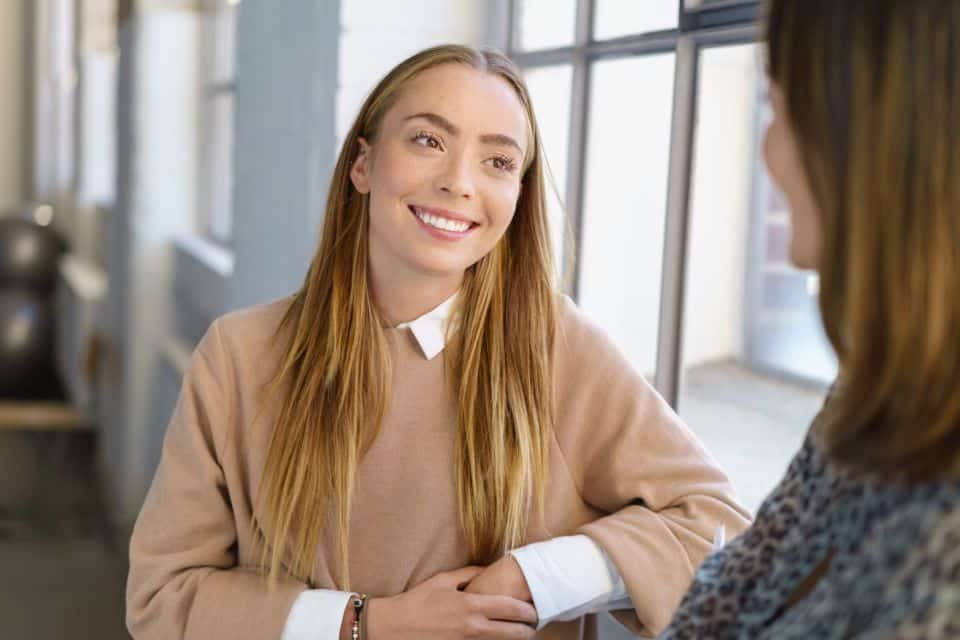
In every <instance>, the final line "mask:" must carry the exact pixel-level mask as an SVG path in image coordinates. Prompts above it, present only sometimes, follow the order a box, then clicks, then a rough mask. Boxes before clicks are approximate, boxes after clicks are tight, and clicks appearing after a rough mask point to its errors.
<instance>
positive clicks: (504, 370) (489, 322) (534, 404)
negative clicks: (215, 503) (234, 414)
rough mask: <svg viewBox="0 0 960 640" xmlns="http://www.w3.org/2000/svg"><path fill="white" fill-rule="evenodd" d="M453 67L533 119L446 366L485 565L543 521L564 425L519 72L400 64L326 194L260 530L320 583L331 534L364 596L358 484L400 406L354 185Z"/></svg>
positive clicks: (477, 58)
mask: <svg viewBox="0 0 960 640" xmlns="http://www.w3.org/2000/svg"><path fill="white" fill-rule="evenodd" d="M443 64H461V65H467V66H469V67H472V68H474V69H477V70H481V71H484V72H487V73H492V74H496V75H498V76H500V77H501V78H503V79H505V80H506V81H507V82H509V83H510V85H511V86H512V87H513V88H514V90H515V91H516V94H517V96H518V97H519V99H520V101H521V103H522V104H523V107H524V109H525V111H526V116H527V121H528V124H529V136H530V140H529V142H530V145H529V152H528V153H527V158H525V160H524V169H523V174H522V182H521V190H520V196H519V201H518V203H517V208H516V214H515V216H514V219H513V221H512V223H511V224H510V226H509V228H508V229H507V231H506V233H505V235H504V237H503V238H502V239H501V240H500V241H499V242H498V243H497V245H496V246H495V247H494V249H493V250H492V251H491V252H490V253H489V254H488V255H487V256H485V257H484V258H482V259H481V260H480V261H479V262H478V263H476V264H475V265H473V266H472V267H471V268H469V269H468V270H467V272H466V274H465V278H464V282H463V285H462V287H461V291H460V295H459V296H458V304H457V308H456V309H455V310H454V318H455V321H454V322H452V323H451V324H452V325H454V326H458V327H459V330H458V331H456V332H455V334H453V335H451V336H449V338H450V341H449V343H448V347H447V350H446V353H447V356H446V359H447V360H446V362H447V365H448V366H449V367H450V371H451V372H452V379H453V380H454V389H455V393H456V401H457V425H456V426H457V444H456V457H455V460H456V462H455V465H456V468H455V477H456V482H457V495H458V506H459V512H460V520H461V524H462V527H463V530H464V532H465V534H466V539H467V541H468V542H469V548H470V556H471V561H472V562H477V563H489V562H491V561H493V560H495V559H496V558H498V557H500V556H501V555H502V554H503V553H504V552H505V551H507V550H508V549H510V548H512V547H515V546H517V545H519V544H522V543H523V540H524V536H525V532H526V529H527V527H528V525H529V524H530V521H531V517H533V516H534V515H536V514H537V513H539V514H541V515H542V511H543V501H544V490H545V484H546V474H547V463H548V451H549V442H550V438H551V435H550V433H551V432H550V430H551V428H552V424H553V388H552V384H551V379H552V376H551V374H552V366H553V364H552V352H553V342H554V334H555V331H556V313H557V312H556V308H555V307H556V301H555V298H554V296H555V288H554V283H553V273H554V271H553V257H552V255H551V248H550V240H549V234H548V227H547V224H548V222H547V210H546V199H545V189H544V168H543V162H542V152H541V146H540V134H539V131H538V128H537V125H536V120H535V118H534V114H533V109H532V106H531V101H530V97H529V94H528V93H527V89H526V87H525V85H524V83H523V81H522V79H521V78H520V75H519V72H518V71H517V69H516V68H515V67H514V65H513V64H512V63H511V62H510V61H509V60H508V59H507V58H506V57H504V56H503V55H501V54H499V53H497V52H494V51H490V50H476V49H472V48H468V47H463V46H455V45H448V46H441V47H435V48H432V49H428V50H426V51H422V52H420V53H418V54H416V55H414V56H412V57H411V58H409V59H407V60H405V61H404V62H402V63H401V64H399V65H398V66H397V67H395V68H394V69H393V70H392V71H390V73H389V74H387V76H386V77H384V78H383V80H381V81H380V83H379V84H378V85H377V86H376V88H375V89H374V90H373V92H372V93H371V94H370V96H369V97H368V98H367V100H366V102H365V103H364V104H363V106H362V108H361V109H360V113H359V115H358V116H357V119H356V121H355V123H354V125H353V127H352V128H351V129H350V132H349V134H348V135H347V137H346V140H345V141H344V144H343V148H342V150H341V152H340V156H339V158H338V160H337V164H336V168H335V169H334V173H333V178H332V182H331V185H330V191H329V194H328V197H327V204H326V215H325V218H324V224H323V232H322V236H321V239H320V244H319V247H318V248H317V252H316V254H315V255H314V258H313V261H312V263H311V265H310V269H309V271H308V272H307V275H306V278H305V280H304V283H303V286H302V288H301V289H300V290H299V291H298V292H297V294H296V295H295V296H294V299H293V301H292V303H291V304H290V307H289V308H288V310H287V312H286V314H285V316H284V318H283V320H282V323H281V325H280V328H279V330H278V331H277V337H278V338H279V337H280V336H281V335H286V336H288V337H287V338H284V344H283V346H282V349H283V353H282V360H281V365H280V367H279V369H278V371H277V373H276V375H275V377H274V378H273V380H272V384H271V385H270V386H271V388H272V389H274V390H281V393H282V398H283V400H282V405H281V407H280V410H279V415H278V418H277V421H276V425H275V426H274V427H273V428H274V431H273V434H272V438H271V440H270V445H269V451H268V453H267V459H266V464H265V468H264V474H263V482H262V484H261V491H260V496H261V499H260V500H259V501H258V503H259V504H258V509H257V510H258V515H257V517H256V518H255V524H254V526H255V533H256V534H257V535H258V537H259V538H260V540H261V542H262V543H263V547H262V549H263V556H262V558H261V561H262V563H263V565H264V566H265V567H267V568H268V570H269V575H270V577H271V579H274V578H276V577H277V576H278V575H280V574H281V573H282V572H283V571H286V572H289V573H291V574H292V575H294V576H296V577H298V578H300V579H303V580H307V581H309V580H310V579H311V578H312V573H313V569H314V564H315V561H316V556H317V551H318V549H319V546H320V544H321V541H322V538H323V535H324V533H325V532H330V533H332V534H333V536H334V539H335V540H336V541H337V549H336V551H337V561H338V563H339V566H338V567H337V569H338V572H337V574H335V576H336V580H337V582H338V585H339V587H340V588H342V589H349V588H350V586H349V585H350V573H349V551H350V550H349V544H348V542H349V522H350V510H351V500H352V496H353V492H354V484H355V480H356V471H357V466H358V463H359V461H360V460H361V458H362V456H363V454H364V452H365V451H366V450H367V449H368V448H369V447H370V445H371V444H372V443H373V441H374V439H375V438H376V436H377V433H378V430H379V428H380V423H381V421H382V419H383V417H384V414H385V411H386V408H387V405H388V403H389V398H390V389H391V380H390V375H389V372H390V357H389V351H388V346H387V343H386V339H385V336H384V332H383V329H382V320H381V317H380V315H379V313H378V310H377V309H376V307H375V305H374V302H373V299H372V297H371V292H370V286H369V282H368V277H369V274H368V266H367V265H368V245H369V211H368V206H369V197H368V196H367V195H362V194H359V193H358V192H357V191H356V190H355V189H354V188H353V185H352V183H351V181H350V168H351V165H352V164H353V162H354V160H355V158H356V156H357V153H358V151H359V149H360V146H359V139H360V138H361V137H362V138H365V139H367V140H369V141H370V142H371V143H374V142H375V141H376V139H377V135H378V129H379V127H380V125H381V123H382V122H383V118H384V116H385V114H386V113H387V111H388V110H389V109H390V108H391V106H392V105H393V104H394V103H395V102H396V100H397V98H398V95H399V94H400V92H401V91H403V89H404V88H405V87H406V86H407V85H408V84H409V83H410V82H411V80H413V79H414V78H416V77H417V76H418V75H419V74H421V73H423V72H424V71H426V70H428V69H431V68H434V67H437V66H439V65H443Z"/></svg>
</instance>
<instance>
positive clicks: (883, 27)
mask: <svg viewBox="0 0 960 640" xmlns="http://www.w3.org/2000/svg"><path fill="white" fill-rule="evenodd" d="M768 41H769V56H770V75H771V78H772V79H773V80H774V81H775V82H776V83H777V84H778V85H779V86H780V87H781V88H782V90H783V92H784V94H785V97H786V101H787V107H788V111H789V113H790V120H791V124H792V126H793V129H794V131H795V132H796V134H797V137H798V141H799V144H800V149H801V154H802V156H803V160H804V164H805V168H806V171H807V174H808V175H809V178H810V183H811V187H812V189H813V192H814V196H815V199H816V201H817V204H818V206H819V209H820V211H821V214H822V215H821V218H822V220H821V222H822V229H823V239H822V247H823V249H822V254H821V258H820V266H819V271H820V276H821V294H820V306H821V311H822V315H823V321H824V325H825V328H826V332H827V335H828V337H829V338H830V341H831V343H832V344H833V346H834V348H835V349H836V351H837V354H838V356H839V360H840V370H841V374H840V379H839V380H838V384H837V392H836V394H834V396H833V397H832V399H831V400H830V401H829V402H828V404H827V411H826V413H825V416H826V417H827V420H826V422H825V436H826V442H827V445H828V447H829V449H830V451H831V453H832V454H833V456H834V457H835V458H836V459H837V460H839V461H841V462H843V463H847V464H849V465H852V466H855V467H859V468H863V469H868V470H872V471H876V472H881V473H884V474H886V475H888V476H890V477H894V476H899V477H905V478H907V479H930V478H938V477H944V476H948V477H958V476H960V2H957V1H956V0H876V1H872V2H838V1H837V0H804V2H796V1H794V0H774V1H773V2H772V3H771V4H770V7H769V16H768Z"/></svg>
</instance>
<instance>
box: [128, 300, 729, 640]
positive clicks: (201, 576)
mask: <svg viewBox="0 0 960 640" xmlns="http://www.w3.org/2000/svg"><path fill="white" fill-rule="evenodd" d="M289 301H290V299H285V300H282V301H278V302H274V303H272V304H268V305H263V306H259V307H255V308H252V309H248V310H244V311H239V312H235V313H231V314H229V315H227V316H225V317H223V318H221V319H219V320H217V321H216V322H215V323H214V324H213V325H212V327H211V328H210V329H209V331H208V332H207V335H206V336H205V337H204V338H203V340H202V341H201V342H200V344H199V345H198V347H197V349H196V351H195V352H194V355H193V358H192V359H191V363H190V367H189V370H188V372H187V374H186V377H185V380H184V383H183V389H182V391H181V394H180V399H179V402H178V404H177V407H176V409H175V411H174V414H173V417H172V418H171V421H170V426H169V429H168V432H167V436H166V440H165V442H164V448H163V455H162V459H161V462H160V467H159V469H158V470H157V474H156V477H155V478H154V481H153V485H152V487H151V489H150V492H149V494H148V496H147V499H146V502H145V504H144V506H143V510H142V512H141V513H140V517H139V519H138V520H137V524H136V527H135V529H134V532H133V539H132V541H131V546H130V576H129V581H128V585H127V624H128V626H129V628H130V631H131V633H132V634H133V636H134V637H135V638H137V639H138V640H141V639H143V640H147V639H156V640H174V639H177V638H189V639H191V640H193V639H196V640H214V639H217V638H224V639H230V640H246V639H250V640H254V639H256V640H264V639H266V640H276V639H278V638H279V637H280V634H281V631H282V630H283V626H284V624H285V622H286V619H287V615H288V613H289V611H290V608H291V606H292V604H293V602H294V600H295V599H296V598H297V596H298V595H299V594H300V593H301V592H302V591H303V590H304V589H306V588H308V585H306V584H303V583H300V582H298V581H295V580H293V579H289V580H287V581H285V582H282V583H281V585H280V587H279V588H278V589H275V590H272V591H269V590H268V589H267V587H266V584H265V582H264V580H263V579H262V578H261V576H260V575H259V574H258V573H257V571H256V570H254V568H253V567H254V564H255V562H256V559H257V558H258V553H259V548H258V547H257V546H256V543H255V542H254V541H253V540H252V539H251V537H250V535H249V530H250V521H251V509H252V505H253V504H255V502H256V500H255V497H256V492H257V489H258V487H259V483H260V476H261V471H262V468H263V464H264V460H265V457H266V450H267V443H268V438H269V435H270V433H269V431H270V426H269V425H271V424H272V420H273V416H275V415H276V411H277V406H276V403H277V399H276V398H271V399H270V400H269V403H270V404H268V406H267V409H266V411H265V413H264V414H263V416H261V418H260V419H259V420H258V421H257V422H256V423H255V424H254V423H253V418H254V416H255V414H256V413H257V411H258V409H259V407H258V406H257V397H258V390H259V389H260V388H261V387H262V384H263V383H264V381H265V380H266V379H267V378H266V377H267V376H268V375H269V374H270V373H271V372H272V371H273V366H274V365H275V364H276V362H277V359H278V353H276V352H272V351H271V350H270V349H269V348H268V340H269V338H270V336H271V335H272V334H273V332H274V330H275V328H276V327H277V326H278V323H279V321H280V318H281V316H282V314H283V311H284V310H285V309H286V306H287V305H288V304H289ZM387 334H388V341H389V344H390V347H391V355H392V360H393V363H394V366H395V375H394V376H393V380H394V387H393V392H392V398H391V401H390V404H389V407H388V409H387V413H386V417H385V418H384V421H383V425H382V428H381V431H380V435H379V436H378V438H377V440H376V442H375V443H374V445H373V447H372V448H371V449H370V451H369V452H368V453H367V455H366V457H365V458H364V459H363V461H362V463H361V466H360V469H359V473H358V480H357V488H356V498H355V504H354V508H353V516H352V525H351V526H352V532H351V534H352V535H351V545H352V547H351V548H352V549H353V550H354V552H353V553H351V565H350V572H351V576H352V581H353V584H352V586H353V588H354V589H356V590H359V591H362V592H366V593H369V594H371V595H372V596H385V595H394V594H398V593H401V592H403V591H405V590H408V589H410V588H411V587H413V586H415V585H417V584H419V583H420V582H422V581H424V580H426V579H427V578H429V577H431V576H433V575H435V574H436V573H438V572H441V571H448V570H452V569H457V568H460V567H463V566H465V565H466V564H467V562H468V552H467V545H466V542H465V539H464V535H463V533H462V531H461V530H460V527H459V524H458V516H457V503H456V492H455V488H454V478H453V449H454V440H455V424H454V423H455V420H454V404H453V398H452V393H451V387H450V385H449V383H448V381H446V380H445V379H444V366H443V354H441V355H440V356H438V357H436V358H434V359H433V360H427V359H426V358H424V357H423V355H422V353H421V352H420V350H419V348H418V346H417V344H416V342H415V341H414V339H413V336H412V335H411V334H410V333H409V330H406V329H391V330H388V331H387ZM556 349H557V353H556V356H557V359H556V376H555V382H554V384H555V389H556V398H557V406H556V416H557V421H556V425H555V435H556V438H555V440H554V442H553V446H552V447H551V452H550V455H551V460H550V470H549V491H548V495H547V523H546V526H544V524H543V523H537V524H534V525H532V526H531V529H530V531H529V534H528V542H535V541H538V540H543V539H545V538H548V537H554V536H560V535H568V534H576V533H581V534H585V535H587V536H589V537H590V538H592V539H593V540H594V541H595V542H597V543H598V544H599V545H600V546H601V547H602V548H603V549H604V550H605V551H606V552H607V554H608V555H609V556H610V557H611V559H612V560H613V562H614V563H615V564H616V566H617V568H618V569H619V571H620V574H621V575H622V577H623V579H624V582H625V584H626V586H627V589H628V591H629V593H630V597H631V599H632V601H633V604H634V606H635V607H636V611H635V612H634V611H624V612H616V614H615V615H616V616H617V617H618V619H619V620H620V621H621V622H622V623H624V624H626V625H627V626H629V627H631V628H632V629H633V630H634V631H635V632H637V633H643V634H644V635H653V634H656V633H657V632H658V631H660V630H661V629H662V628H663V627H664V626H665V625H666V624H667V622H669V620H670V617H671V615H672V613H673V611H674V609H675V607H676V606H677V605H678V603H679V601H680V598H681V596H682V595H683V593H684V592H685V590H686V589H687V587H688V585H689V584H690V581H691V579H692V576H693V571H694V569H695V568H696V566H697V565H698V564H699V563H700V561H701V560H702V559H703V558H704V557H705V555H706V554H707V552H708V551H709V549H710V544H711V541H712V537H713V533H714V530H715V527H716V526H717V525H718V524H724V525H725V526H726V530H727V532H728V535H735V534H738V533H740V532H741V531H742V530H743V529H744V528H745V527H746V526H747V524H748V514H747V512H746V511H745V510H744V509H743V508H742V507H740V506H739V505H738V504H737V503H736V502H735V500H734V497H733V489H732V487H731V485H730V483H729V481H728V480H727V478H726V476H725V475H724V474H723V472H722V471H721V470H720V469H719V468H718V467H717V465H716V463H715V462H714V461H713V460H712V458H711V457H710V456H709V455H708V454H707V452H706V451H705V450H704V449H703V447H702V446H701V445H700V443H699V442H698V441H697V440H696V438H695V437H694V436H693V435H692V434H691V433H690V431H689V430H688V429H687V428H686V427H685V426H684V425H683V424H682V423H681V422H680V421H679V419H678V418H677V417H676V415H675V414H674V413H673V412H672V411H671V410H670V408H669V407H668V406H667V405H666V404H665V403H664V401H663V400H662V399H661V398H660V396H659V395H657V393H656V392H655V391H653V390H652V389H651V388H650V386H649V385H648V384H647V383H646V382H645V381H644V379H643V378H642V377H641V376H640V375H638V374H637V373H636V372H635V371H634V370H633V369H632V368H631V367H630V365H629V364H628V363H627V361H626V360H625V359H624V357H623V356H622V355H621V354H620V353H619V352H618V351H617V350H616V348H615V347H614V346H613V345H612V343H611V342H610V340H609V338H607V337H606V335H605V334H604V333H603V332H602V331H601V330H599V329H598V328H596V327H595V326H594V325H592V324H591V323H590V322H589V321H588V320H587V319H586V318H585V317H584V315H583V314H582V313H581V312H580V311H579V310H578V309H576V307H574V305H573V304H572V303H571V302H570V301H569V300H567V299H566V298H564V299H563V301H562V303H561V327H560V332H559V334H558V339H557V346H556ZM330 547H331V545H328V544H325V545H324V547H323V548H322V549H320V553H319V554H318V561H317V567H316V572H315V575H316V576H319V579H318V580H317V582H316V583H315V584H313V585H310V586H313V587H316V588H330V589H333V588H336V585H335V584H334V583H333V580H332V578H331V575H330V571H329V569H328V567H329V566H332V565H333V563H332V561H331V558H330V555H329V554H330V553H331V551H330ZM596 628H597V627H596V620H595V617H594V616H586V617H584V618H582V619H580V620H577V621H573V622H563V623H554V624H551V625H548V626H547V627H545V628H544V629H543V630H542V631H540V632H539V633H538V634H537V637H538V638H544V639H548V638H549V639H556V640H561V639H563V640H568V639H569V640H573V639H579V638H585V639H586V638H596V636H597V632H596ZM373 640H377V639H373Z"/></svg>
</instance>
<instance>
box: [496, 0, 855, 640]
mask: <svg viewBox="0 0 960 640" xmlns="http://www.w3.org/2000/svg"><path fill="white" fill-rule="evenodd" d="M542 5H543V2H542V1H541V0H512V2H511V10H510V11H509V12H508V14H509V16H510V17H511V22H510V24H509V25H505V29H506V33H509V34H510V35H511V38H510V45H509V51H510V55H511V57H512V58H513V59H514V60H515V61H516V62H517V63H518V64H519V65H520V66H521V67H522V68H523V70H524V73H525V74H526V76H527V78H529V79H530V80H531V86H532V94H533V101H534V108H535V110H536V111H537V113H538V115H540V114H544V117H545V119H546V120H548V121H549V122H550V125H549V127H550V129H552V130H554V131H553V133H551V134H550V135H551V136H552V139H556V140H558V141H559V142H558V143H555V144H553V145H552V146H553V148H552V149H549V146H550V143H551V138H550V137H548V136H547V135H546V134H545V138H547V145H548V158H549V160H550V162H551V165H553V166H554V167H555V168H556V167H557V166H561V167H562V168H563V174H562V176H560V177H561V179H562V185H561V189H562V195H563V199H564V203H565V208H564V212H563V214H562V215H563V217H564V218H565V219H566V226H567V227H568V228H569V229H570V231H571V233H572V236H573V238H572V243H570V244H569V245H568V251H567V255H568V256H569V257H570V258H572V260H573V261H572V263H570V264H568V267H571V266H572V270H573V273H574V277H573V279H572V281H571V283H570V286H569V287H568V292H569V293H570V294H571V295H572V296H573V297H574V298H575V299H576V300H577V302H578V304H579V305H580V306H581V308H582V309H583V310H584V311H585V312H586V313H587V314H588V315H589V316H591V317H592V318H593V319H594V320H595V321H596V322H597V323H598V324H600V325H601V326H602V327H603V328H604V329H605V330H606V331H607V332H608V334H609V335H610V336H611V338H612V339H613V340H614V342H616V343H617V344H618V346H619V347H620V348H621V349H622V350H623V351H624V352H625V353H626V355H627V356H628V358H629V359H630V360H631V362H632V363H633V365H634V366H635V367H636V368H637V370H638V371H639V372H641V373H642V374H644V375H645V376H647V377H648V378H649V379H650V380H651V381H652V382H653V383H654V385H655V386H656V388H657V389H658V390H659V391H660V392H661V393H662V394H663V395H664V397H665V398H666V399H667V400H668V401H669V402H670V403H671V404H672V405H673V406H674V407H675V408H676V409H677V411H678V412H679V413H680V415H681V416H682V417H683V418H684V420H685V421H686V422H687V423H688V424H689V425H690V426H691V427H692V428H693V429H694V431H696V432H697V434H698V435H699V436H700V437H701V438H702V439H703V440H704V442H705V443H706V444H707V446H708V447H709V448H710V449H711V451H713V452H714V453H715V455H717V457H718V458H719V459H720V462H721V463H722V464H723V466H724V467H725V469H726V470H727V472H728V473H730V475H731V477H732V478H733V480H734V482H735V483H736V484H737V487H738V490H739V492H740V494H741V497H742V498H743V499H744V502H745V503H746V504H747V506H748V507H750V508H752V509H756V507H757V506H758V505H759V502H760V500H761V499H762V498H763V497H764V496H765V495H766V493H767V492H769V490H770V489H771V488H772V487H773V486H774V485H775V484H776V482H777V481H778V480H779V478H780V477H781V476H782V474H783V471H784V470H785V468H786V464H787V461H788V459H789V457H790V456H792V455H793V453H794V452H795V451H796V450H797V448H798V445H799V443H800V441H801V439H802V438H803V435H804V434H805V432H806V430H807V427H808V426H809V423H810V420H811V418H812V415H813V413H815V412H816V410H817V409H818V408H819V406H820V404H821V403H822V400H823V396H824V392H825V388H826V385H827V384H828V383H829V381H830V380H831V379H832V377H833V376H834V375H835V372H836V363H835V361H833V359H832V355H831V352H830V349H829V348H828V347H827V344H826V341H825V340H824V338H823V335H822V331H821V329H820V323H819V317H818V315H817V307H816V284H817V283H816V280H815V278H814V277H812V276H811V274H809V273H805V272H800V271H797V270H795V269H793V268H791V267H789V266H788V265H787V262H786V260H785V252H786V246H787V244H786V243H787V240H786V238H787V235H786V234H787V232H788V229H787V227H786V222H787V217H786V214H785V212H784V211H783V205H782V202H781V200H780V199H779V198H778V195H777V194H776V192H775V190H774V189H773V188H772V186H771V184H770V181H769V178H768V177H767V175H766V172H765V170H764V168H763V162H762V158H761V157H760V140H761V136H762V133H763V130H764V128H765V124H766V120H765V118H766V117H767V115H766V114H767V110H768V106H767V105H766V103H765V101H764V98H763V96H764V95H765V89H764V87H763V86H762V84H763V82H764V77H763V73H762V69H763V59H762V55H763V53H762V48H761V47H760V46H759V45H758V44H757V43H756V40H757V37H758V17H759V14H760V8H759V3H758V2H755V1H750V0H682V1H681V0H577V1H576V2H564V3H559V4H553V3H551V5H550V6H551V9H550V11H544V7H543V6H542ZM534 15H537V16H539V17H540V18H542V20H541V21H539V22H538V21H537V20H534V19H533V17H532V16H534ZM559 69H563V70H564V71H563V73H564V74H567V75H569V78H570V81H569V82H566V81H564V82H563V83H560V82H557V83H554V84H553V85H551V89H550V90H549V91H544V90H541V89H540V88H539V85H540V84H542V81H541V77H542V76H543V75H549V74H551V73H558V71H557V70H559ZM565 77H566V76H565ZM561 112H562V113H563V117H562V118H560V117H555V116H554V115H553V114H557V113H561ZM561 122H563V123H565V124H566V126H567V132H566V135H564V134H561V133H559V132H556V128H557V127H559V126H561V125H560V123H561ZM544 128H545V129H546V128H547V127H546V126H545V127H544ZM561 146H562V147H565V151H558V147H561ZM561 152H565V153H566V157H565V158H563V159H559V158H557V157H556V154H557V153H561ZM556 217H558V215H556V214H555V218H554V219H556ZM608 626H609V625H608ZM605 633H606V634H607V635H606V636H605V637H619V636H618V634H617V633H616V632H614V631H612V629H607V630H606V631H605Z"/></svg>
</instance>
